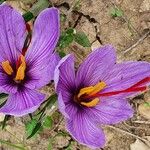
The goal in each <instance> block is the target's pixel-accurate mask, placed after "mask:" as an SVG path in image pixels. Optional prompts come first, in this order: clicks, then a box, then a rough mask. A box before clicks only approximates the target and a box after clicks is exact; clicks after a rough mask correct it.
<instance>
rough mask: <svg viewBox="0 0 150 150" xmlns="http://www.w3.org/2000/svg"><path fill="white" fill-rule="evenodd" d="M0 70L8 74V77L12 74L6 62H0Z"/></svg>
mask: <svg viewBox="0 0 150 150" xmlns="http://www.w3.org/2000/svg"><path fill="white" fill-rule="evenodd" d="M2 68H3V69H4V71H5V72H6V73H7V74H8V75H12V73H13V69H12V67H11V65H10V63H9V61H8V60H6V61H4V62H2Z"/></svg>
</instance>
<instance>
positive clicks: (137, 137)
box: [107, 125, 150, 148]
mask: <svg viewBox="0 0 150 150" xmlns="http://www.w3.org/2000/svg"><path fill="white" fill-rule="evenodd" d="M107 127H109V128H111V129H114V130H116V131H118V132H121V133H124V134H127V135H129V136H132V137H134V138H136V139H139V140H141V141H142V142H144V143H145V144H146V145H147V146H148V147H149V148H150V142H149V141H148V140H146V139H144V138H141V137H139V136H138V135H135V134H133V133H130V132H128V131H124V130H122V129H120V128H117V127H114V126H111V125H107Z"/></svg>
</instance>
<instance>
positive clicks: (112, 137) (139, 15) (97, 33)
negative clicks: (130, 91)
mask: <svg viewBox="0 0 150 150" xmlns="http://www.w3.org/2000/svg"><path fill="white" fill-rule="evenodd" d="M28 1H30V0H27V1H25V0H22V1H21V2H20V1H19V2H18V1H11V2H9V3H11V5H12V6H13V7H15V8H18V10H20V11H21V12H23V11H24V9H26V10H27V9H28V8H29V7H30V6H31V5H32V4H33V3H34V2H35V1H36V0H32V1H31V3H30V2H29V3H28ZM52 2H53V4H54V5H55V6H57V7H59V9H60V12H61V13H62V14H65V15H66V16H67V20H66V21H65V22H62V30H64V29H66V28H68V27H75V29H76V30H77V31H84V32H85V33H86V34H87V36H88V37H89V39H90V42H91V43H92V49H94V48H96V47H99V46H102V45H104V44H108V43H109V44H112V45H114V46H115V47H116V49H117V54H118V62H121V61H126V60H137V61H140V60H146V61H149V62H150V36H149V35H150V30H149V29H150V1H149V0H80V2H81V3H80V6H79V8H78V9H77V10H76V11H75V10H74V5H75V1H73V0H52ZM114 7H118V8H120V9H121V10H122V11H123V13H124V15H123V16H122V17H116V18H113V17H112V16H111V15H110V12H111V10H112V9H113V8H114ZM22 8H23V9H22ZM65 51H66V53H70V52H73V53H74V54H75V55H76V58H77V62H78V63H79V62H81V61H82V60H83V59H84V58H85V56H86V55H87V54H88V53H90V51H91V50H90V49H89V48H83V47H81V46H79V45H78V44H76V43H73V44H72V45H71V46H70V47H68V48H66V49H65ZM44 91H46V93H48V94H49V93H50V92H51V90H50V88H49V87H48V86H47V87H46V88H44ZM145 101H148V102H150V92H147V93H144V94H142V95H140V96H137V97H135V98H132V99H131V100H130V103H131V105H132V106H133V108H134V110H135V114H134V117H133V118H132V119H129V120H128V121H125V122H123V123H121V124H118V125H116V126H105V127H103V128H104V132H105V133H106V138H107V143H106V145H105V147H104V148H103V150H130V149H131V150H149V149H150V142H148V141H149V140H150V107H149V106H145V105H144V102H145ZM48 113H49V112H48ZM60 118H61V117H58V119H56V125H57V128H55V130H53V131H49V130H46V131H44V133H42V134H40V135H38V136H37V137H35V138H33V139H31V140H26V139H25V134H24V132H25V131H24V124H23V122H24V121H25V120H26V119H27V118H12V119H11V120H10V121H9V125H8V126H7V127H6V130H7V131H2V130H0V138H1V139H3V140H7V141H10V142H12V143H23V144H24V145H25V146H26V147H27V149H31V150H36V149H37V150H39V149H41V150H47V149H48V148H47V145H48V144H49V141H48V139H49V137H51V136H53V135H55V134H56V133H57V132H58V131H65V127H64V126H65V125H64V121H60ZM137 139H139V140H137ZM135 141H136V144H133V143H134V142H135ZM141 141H142V142H141ZM52 143H53V148H52V149H53V150H65V148H66V147H67V145H69V144H71V145H72V146H71V147H72V148H71V149H72V150H88V149H89V148H87V147H85V146H82V145H79V144H77V143H76V142H75V141H74V140H73V139H72V138H71V137H70V136H65V137H64V136H58V137H56V139H55V140H54V141H53V142H52ZM136 146H137V147H136ZM0 149H2V150H12V149H13V148H11V147H8V146H7V145H0Z"/></svg>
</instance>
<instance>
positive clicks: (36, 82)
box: [25, 53, 60, 89]
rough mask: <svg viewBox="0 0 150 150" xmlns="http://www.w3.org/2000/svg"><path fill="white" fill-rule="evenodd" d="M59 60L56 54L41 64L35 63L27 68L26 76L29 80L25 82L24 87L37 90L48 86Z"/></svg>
mask: <svg viewBox="0 0 150 150" xmlns="http://www.w3.org/2000/svg"><path fill="white" fill-rule="evenodd" d="M59 60H60V57H59V56H58V54H56V53H53V54H51V56H50V57H49V58H47V59H45V60H43V61H42V62H37V64H35V65H34V66H29V69H28V71H27V73H26V74H27V76H28V77H29V78H30V80H27V81H26V83H25V87H28V88H30V89H39V88H41V87H43V86H44V85H46V84H48V83H49V82H50V81H51V80H53V79H54V70H55V68H56V65H57V64H58V62H59Z"/></svg>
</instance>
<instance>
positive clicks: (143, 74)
mask: <svg viewBox="0 0 150 150" xmlns="http://www.w3.org/2000/svg"><path fill="white" fill-rule="evenodd" d="M54 81H55V88H56V91H57V93H58V105H59V110H60V111H61V113H62V114H63V115H64V116H65V118H66V123H67V130H68V131H69V133H70V134H71V135H72V136H73V138H74V139H76V140H77V141H78V142H80V143H81V144H84V145H87V146H89V147H91V148H98V147H103V146H104V143H105V136H104V133H103V131H102V130H101V129H100V128H99V125H101V124H116V123H118V122H120V121H123V120H126V119H128V118H129V117H132V115H133V110H132V108H131V106H130V105H129V104H128V102H127V100H126V98H127V97H129V96H133V95H135V94H137V93H138V92H141V91H145V90H146V88H147V86H148V84H149V83H150V63H147V62H144V61H143V62H142V61H141V62H124V63H119V64H116V53H115V50H114V48H113V47H112V46H110V45H107V46H104V47H102V48H99V49H96V50H95V51H93V52H92V53H91V54H90V55H89V56H88V57H87V58H86V59H85V61H84V62H83V63H82V64H81V65H80V67H79V69H78V70H77V72H75V70H74V58H73V56H72V55H67V56H66V57H64V58H63V59H62V60H61V61H60V62H59V64H58V65H57V67H56V69H55V75H54Z"/></svg>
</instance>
